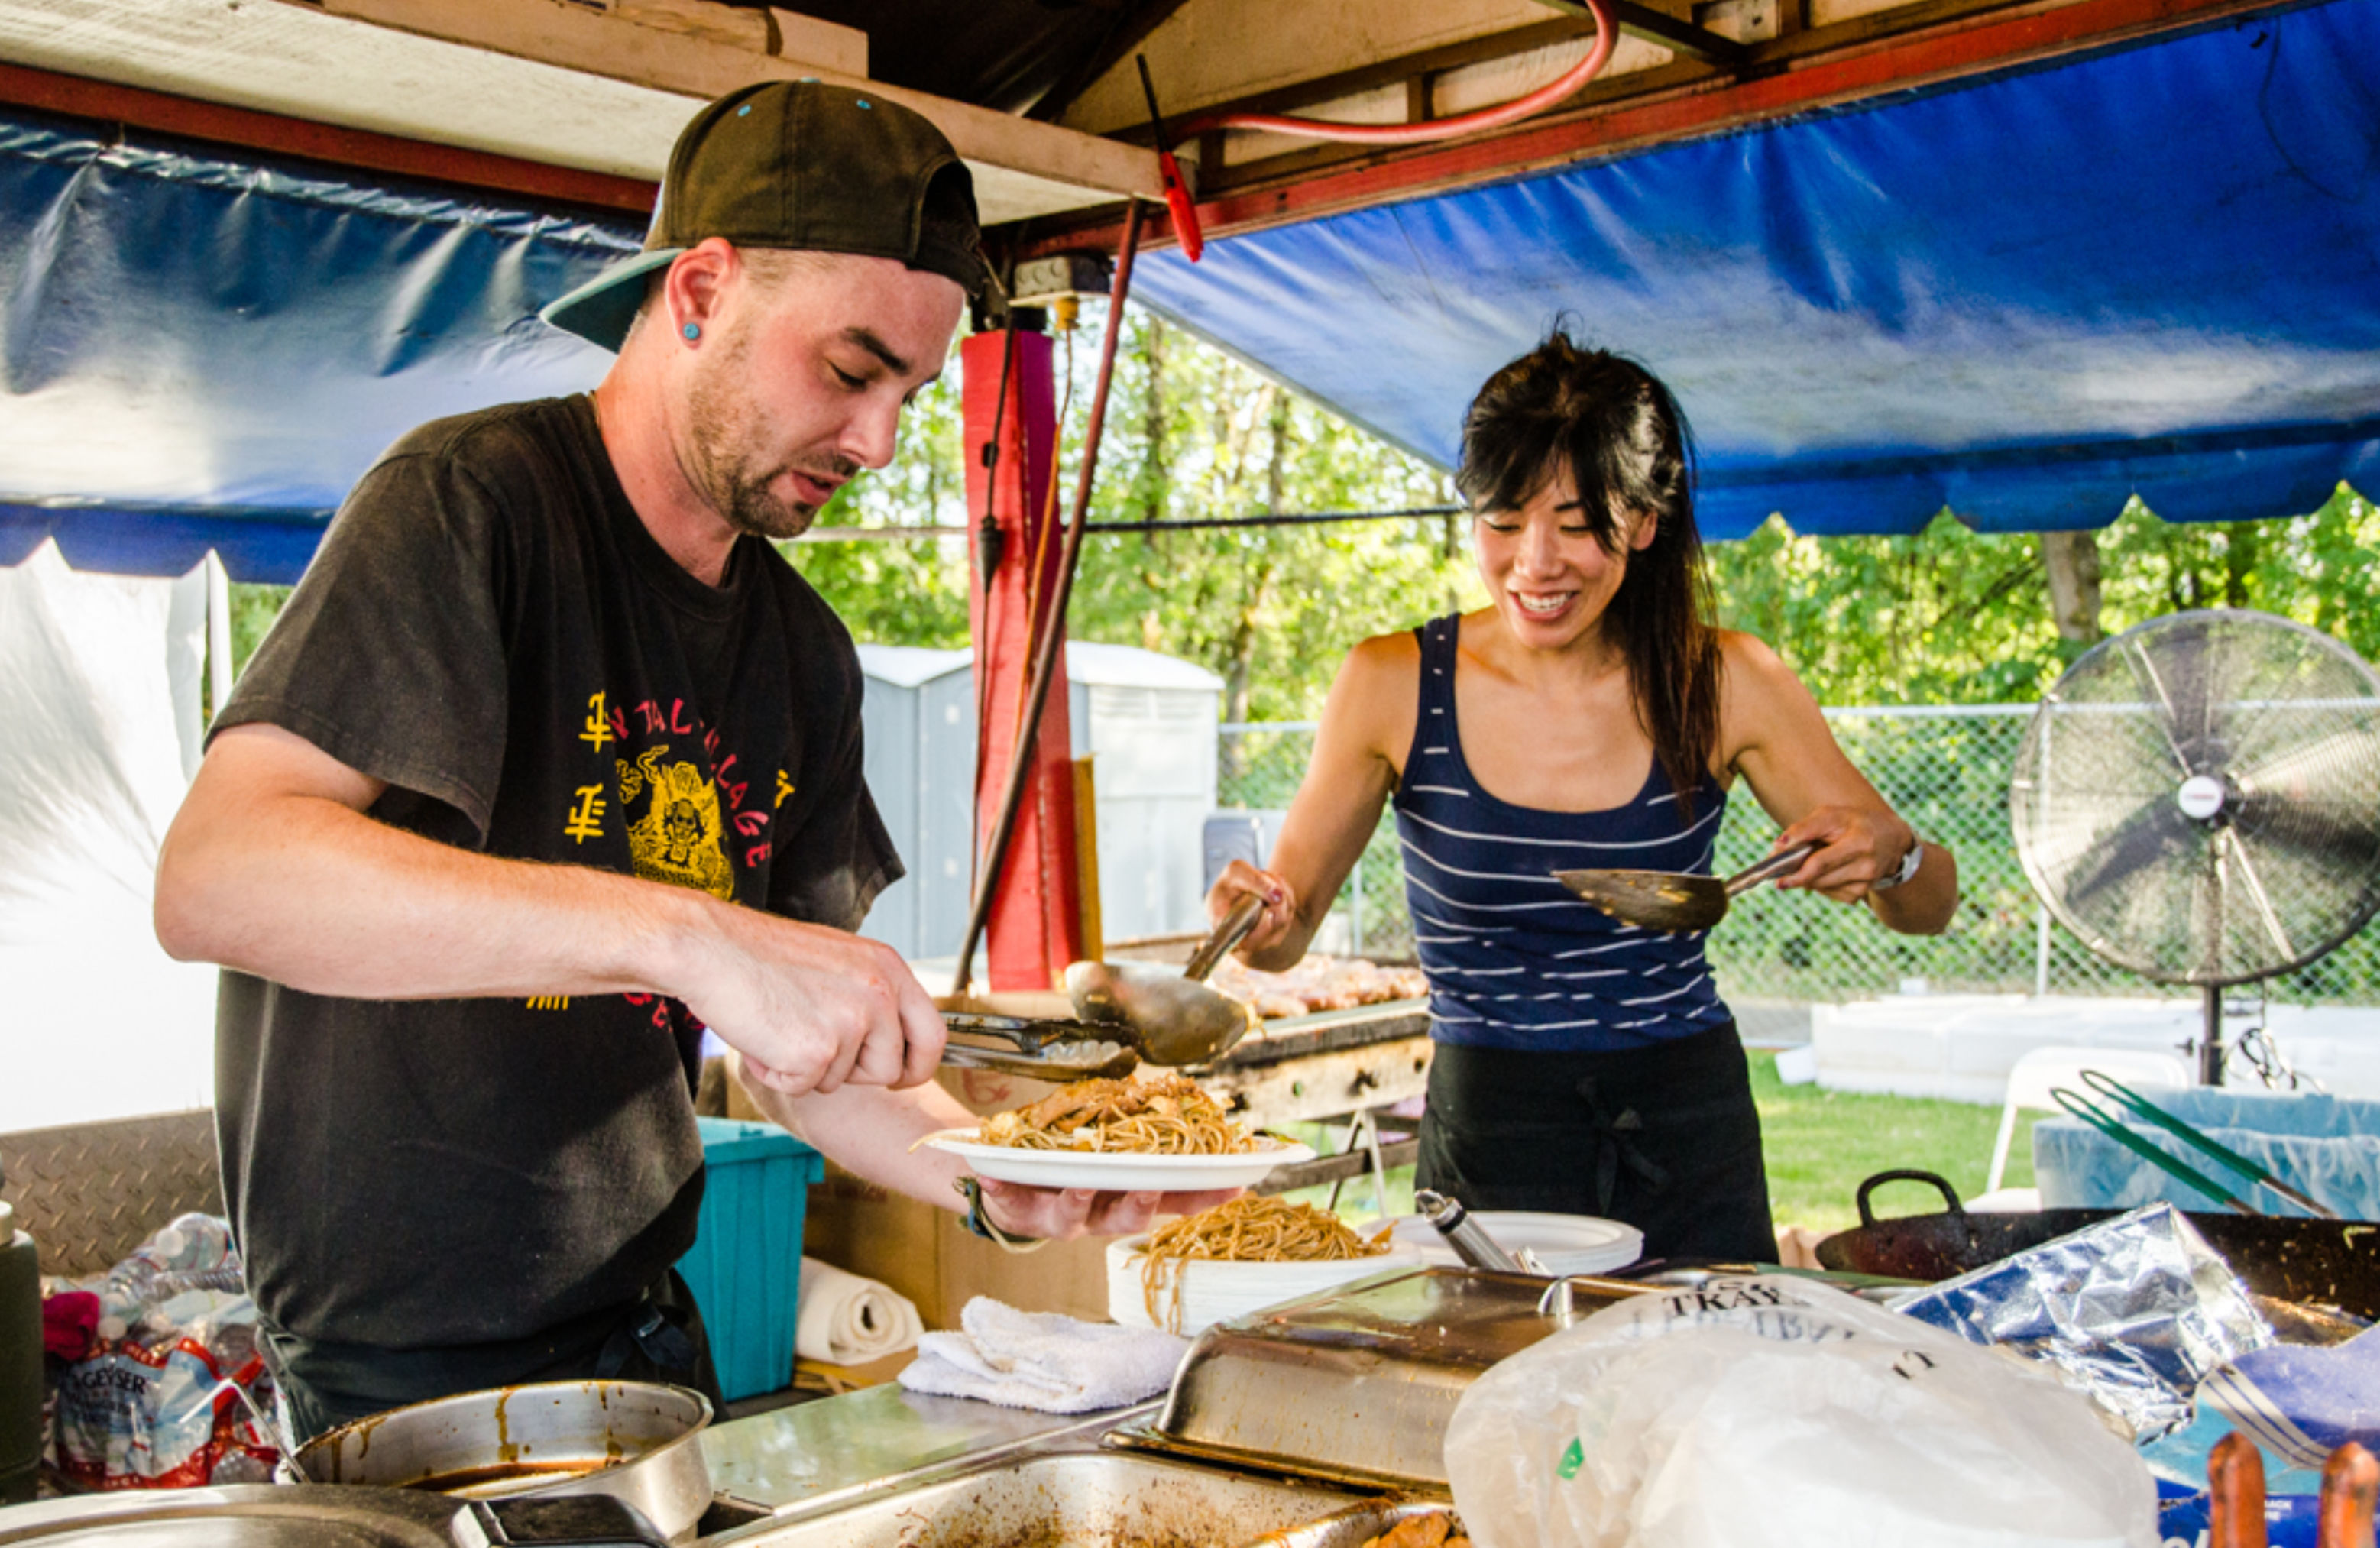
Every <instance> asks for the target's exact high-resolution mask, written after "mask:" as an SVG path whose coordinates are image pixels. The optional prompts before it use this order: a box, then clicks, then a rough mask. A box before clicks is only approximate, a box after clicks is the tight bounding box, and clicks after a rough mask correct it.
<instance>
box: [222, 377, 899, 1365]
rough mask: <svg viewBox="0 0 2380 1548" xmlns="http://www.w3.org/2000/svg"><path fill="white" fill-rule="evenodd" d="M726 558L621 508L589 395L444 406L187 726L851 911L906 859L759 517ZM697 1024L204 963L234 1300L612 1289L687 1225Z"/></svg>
mask: <svg viewBox="0 0 2380 1548" xmlns="http://www.w3.org/2000/svg"><path fill="white" fill-rule="evenodd" d="M859 699H860V676H859V665H858V660H857V657H856V653H855V652H854V651H853V650H852V646H851V640H850V637H849V635H848V634H847V633H846V632H845V631H844V628H843V626H842V624H841V622H840V621H839V620H838V619H837V618H836V617H835V616H834V615H833V613H832V611H831V610H830V609H829V608H828V607H827V605H826V603H824V602H823V601H821V600H820V597H819V596H818V594H817V593H816V592H815V591H812V590H811V589H810V587H809V586H808V584H807V582H806V581H804V580H803V579H801V577H800V576H799V575H797V574H795V572H794V570H793V568H792V567H790V566H788V565H787V564H785V563H784V562H783V559H782V558H780V557H779V556H778V555H777V554H776V553H775V552H774V551H773V550H771V548H770V547H769V545H768V544H767V543H766V542H762V541H760V540H759V539H757V538H749V537H747V538H743V539H739V540H738V542H737V543H736V545H735V550H734V552H733V555H732V556H731V558H730V559H729V562H728V565H727V568H726V571H725V573H724V575H723V576H722V585H721V586H720V587H719V588H717V589H713V588H711V587H710V586H707V585H704V584H703V583H702V582H701V581H699V580H697V579H695V578H694V577H693V576H691V575H689V574H687V573H686V571H685V570H684V569H682V568H681V567H679V566H678V565H677V564H676V563H675V562H674V561H673V560H672V559H671V558H670V556H669V555H668V554H667V553H666V552H665V551H663V549H662V547H661V545H660V544H659V543H658V542H655V541H654V539H653V538H652V535H651V534H650V532H648V531H647V530H646V529H645V527H644V525H643V523H642V522H641V521H640V520H639V519H638V518H637V514H636V512H635V510H634V508H633V507H632V506H630V505H629V504H628V501H627V497H626V495H625V493H624V492H623V491H622V489H621V487H620V484H619V481H618V480H617V478H616V477H615V476H614V474H613V469H612V465H611V462H610V459H609V457H607V456H606V455H605V452H604V449H603V445H602V440H601V434H600V433H599V432H598V430H597V428H596V421H595V415H594V410H593V406H592V404H591V402H590V401H589V399H587V398H584V397H577V398H566V399H554V400H549V401H545V402H539V403H528V404H518V405H513V406H508V407H505V408H493V409H489V410H487V411H485V412H481V413H478V414H471V415H467V416H464V417H462V418H458V419H453V420H446V421H439V422H437V423H433V424H430V425H427V426H424V427H423V428H421V429H419V430H418V431H416V432H414V433H412V434H410V435H407V437H405V439H403V440H402V441H400V442H398V443H397V444H396V445H395V446H394V447H393V448H391V450H390V451H389V452H388V454H387V455H386V456H385V457H383V459H382V460H381V461H380V463H379V464H378V465H377V466H375V467H374V468H373V469H371V470H370V472H369V473H367V474H366V475H365V476H364V477H363V479H362V480H361V481H359V482H358V484H357V486H356V488H355V490H354V492H353V493H352V494H350V495H349V496H348V498H347V501H346V505H345V506H343V507H342V508H341V510H340V513H339V516H338V518H337V519H336V520H335V521H334V522H333V524H332V526H331V529H330V532H329V535H328V536H327V538H326V539H325V540H324V542H323V544H322V552H321V554H320V555H319V556H318V557H317V558H316V559H315V561H314V563H313V566H312V567H310V569H309V570H308V571H307V574H306V578H305V579H304V581H303V582H302V583H301V584H300V585H299V586H298V588H297V592H296V594H295V595H293V596H292V597H291V598H290V601H289V604H288V606H287V608H286V609H285V611H284V613H283V615H282V616H281V618H280V620H279V621H278V623H276V624H275V626H274V628H273V632H272V634H271V636H270V637H269V638H268V639H267V640H265V642H264V644H263V646H262V647H261V649H260V650H259V651H258V652H257V654H256V657H255V659H254V661H253V662H252V663H250V664H249V668H248V671H247V673H246V675H245V676H243V677H242V678H241V681H240V685H239V688H238V690H237V692H235V693H234V694H233V695H232V697H231V701H230V702H229V704H228V705H227V706H226V707H225V711H224V713H223V714H222V715H221V716H220V717H219V719H218V720H217V721H216V727H217V729H221V728H222V727H224V726H229V725H243V724H247V723H250V722H266V723H270V724H272V725H279V726H282V727H285V728H286V729H287V730H290V731H293V732H295V733H296V734H297V735H298V736H300V737H304V738H306V739H307V740H308V741H310V742H311V743H313V744H314V745H315V746H316V747H319V748H321V749H322V750H323V751H325V752H327V753H329V754H330V755H331V756H332V757H334V758H335V759H337V760H338V761H339V762H342V763H345V764H346V765H347V766H349V767H350V768H353V769H356V770H358V771H360V772H362V773H364V774H370V775H371V776H373V777H374V778H377V779H380V780H383V781H385V782H386V783H387V786H388V789H387V792H386V794H385V795H383V797H382V798H381V799H380V800H379V801H378V802H377V803H376V804H375V805H374V806H373V807H372V809H371V811H370V815H371V816H373V817H375V818H377V819H379V820H380V821H382V822H385V823H391V824H394V825H395V826H397V827H400V828H404V829H407V830H409V831H411V832H414V833H417V834H420V835H424V836H427V837H430V838H433V839H436V840H438V841H440V842H442V843H446V844H451V845H455V846H456V847H460V848H464V849H470V850H476V851H480V852H483V853H486V854H490V855H498V856H504V857H508V858H513V859H528V860H540V861H547V862H551V863H555V864H562V865H577V866H589V867H594V868H597V869H601V870H605V871H613V872H621V873H624V874H633V875H637V876H642V877H645V878H648V879H650V880H652V881H657V882H665V883H670V884H675V885H679V886H688V887H694V888H698V889H699V890H701V891H704V892H708V893H710V894H711V895H712V896H717V897H720V898H722V899H731V900H733V901H735V902H736V903H738V904H742V905H745V906H747V907H751V908H766V909H768V910H770V911H771V912H774V913H778V914H783V915H786V916H789V917H791V918H794V919H797V920H809V921H812V922H816V923H820V924H829V925H834V926H837V927H840V928H844V929H850V928H853V927H856V925H857V924H858V923H859V921H860V920H861V918H862V917H863V916H864V915H865V914H866V912H867V909H868V904H869V903H870V902H871V901H872V900H873V899H874V897H875V896H876V895H877V893H878V892H879V891H880V890H881V889H882V888H883V887H884V886H885V885H886V884H889V883H890V882H892V881H893V880H895V879H896V878H898V877H899V875H900V874H901V865H900V860H899V859H898V858H897V857H896V856H895V855H894V853H893V850H892V842H891V840H890V838H889V837H888V836H887V835H886V834H885V832H884V827H883V823H881V822H880V819H879V818H878V816H877V812H876V808H875V805H874V803H873V801H872V800H871V799H870V798H869V797H868V788H867V786H866V783H865V781H864V779H863V777H862V774H861V750H860V731H859ZM699 1039H700V1028H699V1027H698V1025H696V1024H695V1023H694V1021H693V1019H692V1018H691V1017H690V1016H688V1014H687V1013H686V1010H685V1008H684V1007H683V1006H679V1005H677V1004H675V1003H674V1002H672V1001H668V1000H663V999H657V998H654V997H651V996H647V995H634V994H630V995H621V994H599V995H584V994H571V995H565V994H561V993H555V994H549V995H542V996H538V997H535V998H528V999H469V1000H416V1001H394V1002H390V1001H362V1000H346V999H334V998H330V997H327V996H323V995H319V994H308V993H299V992H297V991H296V990H293V989H289V988H287V987H285V986H283V985H279V984H274V983H270V982H266V981H262V980H260V979H256V978H253V977H249V976H248V975H245V974H240V973H234V972H226V973H225V974H224V978H223V991H222V999H221V1005H220V1007H219V1011H218V1018H217V1030H216V1053H215V1058H216V1076H215V1096H216V1114H217V1125H218V1129H219V1135H220V1140H221V1145H222V1151H223V1164H224V1187H225V1197H226V1199H227V1200H228V1201H229V1202H230V1206H231V1209H232V1212H233V1215H234V1219H235V1224H236V1225H237V1232H238V1238H239V1243H240V1247H241V1249H242V1251H243V1252H244V1253H245V1255H246V1262H247V1271H248V1283H249V1289H250V1290H251V1292H252V1293H253V1294H254V1296H255V1298H256V1301H257V1304H258V1307H259V1309H260V1310H261V1312H262V1313H263V1315H264V1317H265V1318H266V1320H267V1322H268V1323H269V1324H270V1325H271V1326H272V1327H273V1328H277V1329H278V1330H281V1331H283V1332H285V1333H286V1334H289V1335H296V1337H297V1339H300V1340H306V1341H313V1342H320V1343H325V1344H334V1345H337V1346H341V1347H356V1346H360V1347H377V1348H381V1349H388V1350H437V1349H452V1348H454V1347H456V1346H491V1347H493V1346H500V1345H502V1344H504V1343H505V1342H506V1341H519V1340H523V1339H530V1340H535V1339H537V1338H538V1337H539V1336H540V1335H544V1334H546V1333H547V1332H548V1330H551V1329H553V1328H556V1327H557V1326H561V1325H564V1324H566V1323H574V1321H575V1322H576V1323H578V1324H582V1325H583V1324H584V1323H586V1322H587V1320H588V1319H589V1318H590V1317H591V1318H594V1319H595V1320H596V1321H598V1322H600V1321H601V1313H603V1312H605V1311H606V1310H609V1309H614V1308H621V1307H625V1305H627V1304H628V1303H631V1302H633V1301H635V1300H636V1299H637V1297H638V1296H639V1295H640V1294H641V1293H642V1292H643V1291H645V1290H646V1289H647V1288H648V1287H649V1286H652V1285H653V1284H654V1283H655V1281H657V1280H658V1279H660V1278H661V1276H662V1274H663V1273H664V1272H665V1271H666V1270H667V1269H668V1267H669V1266H670V1264H671V1263H673V1262H675V1260H676V1259H677V1258H678V1257H679V1256H680V1255H681V1254H682V1253H684V1252H685V1250H686V1248H687V1247H688V1246H690V1245H691V1243H692V1241H693V1238H694V1231H695V1214H696V1211H697V1209H698V1206H699V1203H700V1201H701V1197H702V1146H701V1141H700V1139H699V1137H698V1134H697V1132H696V1128H695V1123H694V1112H693V1106H692V1100H691V1095H690V1091H691V1077H692V1074H693V1069H694V1060H695V1057H696V1049H697V1047H698V1043H699ZM491 1352H492V1351H491ZM491 1379H492V1380H493V1381H504V1380H510V1379H513V1378H511V1377H508V1376H505V1375H504V1374H503V1372H502V1371H494V1372H492V1373H491Z"/></svg>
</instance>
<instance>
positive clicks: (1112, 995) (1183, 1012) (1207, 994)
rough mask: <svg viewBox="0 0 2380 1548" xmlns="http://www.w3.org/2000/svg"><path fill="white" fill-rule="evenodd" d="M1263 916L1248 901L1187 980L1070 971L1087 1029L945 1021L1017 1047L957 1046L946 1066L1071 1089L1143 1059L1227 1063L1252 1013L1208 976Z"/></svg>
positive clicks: (1084, 968)
mask: <svg viewBox="0 0 2380 1548" xmlns="http://www.w3.org/2000/svg"><path fill="white" fill-rule="evenodd" d="M1263 913H1264V900H1263V899H1261V898H1257V897H1244V898H1242V899H1241V900H1240V901H1239V903H1238V905H1237V906H1236V907H1234V908H1233V909H1232V911H1231V912H1230V913H1228V914H1226V915H1224V916H1223V919H1222V921H1221V922H1220V923H1219V924H1217V925H1216V926H1215V930H1214V932H1213V933H1212V934H1210V935H1208V937H1207V939H1206V941H1205V942H1204V943H1203V944H1201V945H1200V946H1199V947H1198V950H1197V951H1196V953H1195V954H1194V955H1193V956H1192V957H1191V958H1190V964H1189V966H1188V967H1186V968H1184V969H1182V970H1181V971H1179V972H1176V971H1175V970H1174V969H1172V968H1171V967H1169V966H1167V965H1165V964H1163V963H1155V962H1077V963H1075V964H1074V965H1073V966H1072V967H1069V968H1068V969H1066V993H1067V997H1068V998H1069V999H1071V1000H1072V1001H1073V1002H1074V1006H1075V1015H1076V1016H1077V1017H1079V1018H1080V1019H1079V1020H1073V1021H1068V1020H1063V1019H1051V1018H1027V1017H1015V1016H982V1015H977V1014H974V1013H972V1012H963V1011H952V1012H946V1013H944V1015H943V1017H942V1025H943V1026H944V1027H946V1028H948V1029H949V1030H951V1031H952V1032H953V1033H955V1034H958V1035H962V1036H966V1037H979V1038H990V1039H997V1040H999V1041H1001V1042H1006V1043H1007V1044H1009V1048H989V1047H985V1046H983V1045H982V1044H979V1043H972V1042H948V1043H944V1044H943V1045H942V1063H944V1064H946V1065H953V1066H955V1067H959V1068H961V1069H987V1070H995V1071H997V1072H999V1073H1001V1074H1003V1075H1021V1076H1024V1077H1026V1078H1027V1079H1035V1080H1057V1081H1067V1080H1093V1079H1113V1078H1116V1077H1120V1076H1124V1075H1129V1074H1131V1073H1132V1070H1133V1068H1134V1067H1135V1066H1136V1065H1138V1064H1140V1063H1141V1062H1142V1061H1144V1060H1146V1061H1147V1063H1149V1064H1152V1065H1168V1066H1179V1065H1196V1064H1205V1063H1206V1062H1208V1060H1210V1059H1216V1058H1220V1057H1221V1056H1222V1055H1223V1054H1227V1053H1229V1052H1231V1050H1232V1047H1233V1044H1235V1043H1237V1042H1239V1041H1240V1039H1241V1038H1242V1037H1244V1036H1245V1035H1246V1033H1247V1030H1248V1028H1249V1026H1250V1024H1251V1018H1252V1015H1253V1013H1252V1012H1250V1010H1249V1009H1248V1007H1247V1006H1245V1005H1243V1004H1241V1003H1240V1002H1239V1001H1237V1000H1234V999H1233V998H1232V997H1231V996H1230V995H1228V994H1225V993H1222V992H1221V991H1220V990H1215V989H1209V988H1208V987H1207V984H1206V977H1207V975H1208V973H1211V972H1213V971H1214V970H1215V965H1216V964H1217V963H1219V962H1220V961H1221V960H1222V959H1223V954H1224V953H1226V952H1228V951H1230V950H1231V949H1232V948H1233V946H1236V945H1239V944H1240V943H1241V942H1242V941H1243V940H1245V939H1246V937H1247V933H1248V932H1249V931H1251V930H1253V929H1255V928H1256V924H1257V920H1258V919H1259V918H1261V917H1262V915H1263ZM1011 1049H1013V1050H1014V1052H1011V1051H1010V1050H1011Z"/></svg>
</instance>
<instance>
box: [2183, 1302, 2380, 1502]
mask: <svg viewBox="0 0 2380 1548" xmlns="http://www.w3.org/2000/svg"><path fill="white" fill-rule="evenodd" d="M2198 1396H2199V1401H2201V1402H2202V1403H2205V1404H2208V1405H2210V1406H2212V1407H2213V1408H2214V1409H2215V1411H2216V1412H2217V1413H2219V1414H2221V1415H2222V1416H2223V1417H2224V1418H2226V1419H2228V1420H2230V1421H2231V1422H2232V1423H2234V1424H2236V1425H2238V1426H2239V1427H2240V1429H2241V1430H2244V1431H2246V1432H2248V1433H2249V1434H2250V1435H2253V1437H2255V1439H2256V1440H2257V1441H2258V1442H2259V1443H2260V1444H2263V1445H2264V1446H2265V1447H2266V1448H2267V1449H2269V1450H2271V1451H2274V1452H2277V1453H2278V1454H2279V1455H2280V1456H2281V1457H2285V1458H2287V1459H2288V1460H2289V1462H2291V1463H2294V1464H2295V1465H2296V1466H2298V1467H2301V1468H2308V1469H2320V1468H2321V1467H2322V1465H2323V1463H2324V1462H2325V1461H2326V1460H2328V1459H2329V1457H2330V1454H2331V1453H2332V1452H2334V1451H2337V1450H2338V1448H2339V1447H2340V1446H2343V1445H2345V1444H2347V1443H2348V1442H2350V1441H2353V1442H2356V1443H2357V1444H2360V1445H2362V1446H2364V1447H2366V1448H2367V1449H2368V1448H2370V1447H2373V1446H2374V1445H2380V1335H2374V1334H2371V1333H2366V1334H2362V1335H2358V1336H2356V1337H2354V1338H2350V1339H2349V1340H2348V1341H2347V1342H2346V1343H2344V1344H2340V1345H2337V1346H2335V1347H2330V1348H2326V1349H2325V1348H2306V1347H2297V1346H2289V1345H2284V1346H2280V1347H2274V1348H2270V1349H2257V1350H2254V1351H2253V1352H2251V1353H2249V1354H2244V1355H2241V1356H2240V1358H2239V1359H2236V1360H2233V1361H2232V1362H2231V1363H2230V1364H2229V1365H2227V1366H2225V1367H2224V1368H2223V1369H2222V1370H2220V1371H2216V1373H2215V1374H2214V1375H2212V1376H2210V1377H2208V1378H2207V1379H2206V1381H2205V1383H2204V1384H2203V1385H2201V1386H2200V1388H2199V1389H2198Z"/></svg>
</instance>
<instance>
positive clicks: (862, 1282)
mask: <svg viewBox="0 0 2380 1548" xmlns="http://www.w3.org/2000/svg"><path fill="white" fill-rule="evenodd" d="M925 1331H926V1325H925V1323H922V1322H920V1321H919V1320H918V1317H917V1307H915V1306H914V1305H912V1304H911V1303H910V1301H909V1298H908V1297H906V1296H904V1295H902V1294H900V1293H899V1292H898V1291H895V1290H893V1289H892V1288H891V1287H889V1286H885V1285H883V1284H881V1283H880V1282H879V1281H877V1280H873V1279H863V1278H861V1277H860V1276H859V1275H857V1274H846V1273H845V1272H844V1271H843V1270H842V1269H839V1268H836V1267H835V1266H834V1265H833V1264H832V1263H821V1262H819V1261H818V1260H817V1259H815V1258H805V1259H803V1260H802V1283H801V1291H800V1297H799V1299H798V1300H797V1301H796V1302H795V1310H794V1353H795V1354H797V1355H799V1356H800V1357H801V1358H802V1359H814V1360H820V1361H822V1362H823V1363H825V1364H828V1365H865V1364H867V1363H868V1361H869V1360H872V1359H883V1358H884V1357H885V1356H886V1355H891V1354H898V1353H899V1352H900V1351H901V1350H903V1349H906V1348H909V1347H913V1346H914V1345H916V1343H917V1335H919V1334H922V1333H924V1332H925Z"/></svg>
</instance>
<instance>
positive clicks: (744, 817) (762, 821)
mask: <svg viewBox="0 0 2380 1548" xmlns="http://www.w3.org/2000/svg"><path fill="white" fill-rule="evenodd" d="M768 825H769V814H768V813H767V812H765V811H739V812H737V813H736V814H735V831H736V832H737V833H740V834H742V835H744V836H745V837H747V838H758V837H759V835H760V830H761V829H763V828H765V827H767V826H768Z"/></svg>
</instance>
